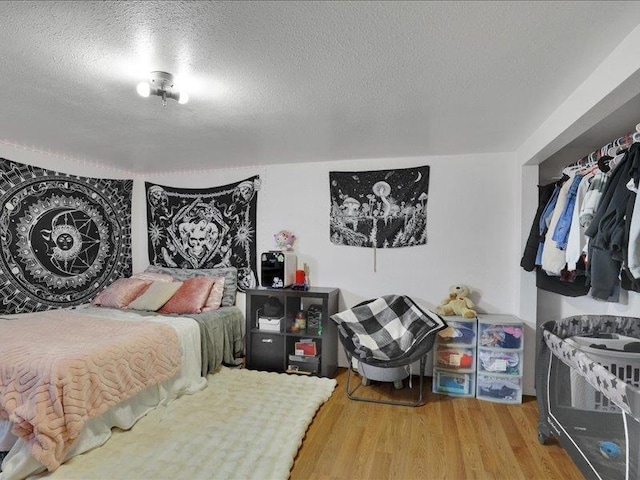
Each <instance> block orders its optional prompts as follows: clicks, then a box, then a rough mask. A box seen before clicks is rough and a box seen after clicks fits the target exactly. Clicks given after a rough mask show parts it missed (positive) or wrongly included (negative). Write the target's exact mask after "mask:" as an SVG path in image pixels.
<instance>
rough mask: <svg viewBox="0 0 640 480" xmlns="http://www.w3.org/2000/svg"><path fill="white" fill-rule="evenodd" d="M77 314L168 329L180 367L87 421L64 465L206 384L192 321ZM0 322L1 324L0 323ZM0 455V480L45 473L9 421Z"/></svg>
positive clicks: (0, 427)
mask: <svg viewBox="0 0 640 480" xmlns="http://www.w3.org/2000/svg"><path fill="white" fill-rule="evenodd" d="M77 311H78V314H81V315H83V316H87V315H88V316H94V317H98V318H109V319H119V320H126V321H136V320H145V321H153V322H159V323H163V324H166V325H169V326H171V327H172V328H173V329H174V330H175V331H176V333H177V334H178V339H179V343H180V347H181V352H182V363H181V367H180V371H179V373H178V374H177V375H176V376H175V377H173V378H171V379H169V380H166V381H164V382H162V383H160V384H158V385H154V386H152V387H149V388H147V389H145V390H143V391H142V392H141V393H139V394H138V395H136V396H135V397H132V398H130V399H128V400H125V401H124V402H122V403H119V404H118V405H116V406H114V407H112V408H110V409H109V410H108V411H107V412H105V413H104V414H102V415H100V416H99V417H96V418H93V419H91V420H89V421H87V423H86V424H85V426H84V428H83V429H82V432H81V434H80V437H79V438H78V439H77V440H76V441H75V442H74V444H73V446H72V447H71V449H70V450H69V452H68V453H67V455H66V457H65V461H66V460H68V459H69V458H72V457H74V456H76V455H79V454H81V453H83V452H86V451H88V450H91V449H93V448H96V447H98V446H100V445H102V444H103V443H105V442H106V441H107V440H108V439H109V438H110V436H111V428H113V427H118V428H121V429H124V430H126V429H129V428H131V427H132V426H133V425H134V424H135V422H136V421H137V420H138V419H140V418H141V417H143V416H144V415H145V414H147V413H148V412H149V411H150V410H152V409H154V408H156V407H157V406H159V405H165V404H168V403H169V402H171V401H173V400H174V399H176V398H178V397H180V396H182V395H185V394H193V393H196V392H198V391H200V390H202V389H203V388H205V386H206V383H207V382H206V379H205V378H203V377H202V375H201V338H200V327H199V325H198V323H197V322H196V321H194V320H193V319H191V318H185V317H164V316H155V317H148V316H141V315H138V314H135V313H132V312H127V311H121V310H115V309H104V308H96V307H87V308H79V309H77ZM0 321H3V320H1V319H0ZM5 321H6V320H5ZM11 321H19V315H15V316H12V317H11ZM0 451H8V453H7V455H6V457H5V458H4V460H3V462H2V471H1V472H0V480H16V479H22V478H27V477H29V476H31V475H35V474H37V473H39V472H42V471H44V470H45V467H44V466H43V465H42V464H41V463H39V462H38V461H37V460H36V459H35V458H34V457H33V456H32V455H31V454H30V453H29V446H28V444H27V443H26V442H25V441H24V440H22V439H20V438H17V437H16V436H14V435H13V434H12V433H11V424H10V422H9V421H8V420H0Z"/></svg>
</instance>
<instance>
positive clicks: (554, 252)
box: [542, 172, 574, 275]
mask: <svg viewBox="0 0 640 480" xmlns="http://www.w3.org/2000/svg"><path fill="white" fill-rule="evenodd" d="M573 178H574V174H573V172H572V174H571V175H570V177H569V179H568V180H567V181H566V182H565V183H564V184H563V185H562V188H560V192H559V193H558V200H557V202H556V206H555V208H554V210H553V215H552V217H551V222H550V223H549V230H548V232H551V233H550V234H549V233H547V236H546V238H545V240H544V247H543V249H542V269H543V270H544V271H545V272H547V274H549V275H560V272H561V271H562V269H563V268H564V266H565V264H566V263H567V261H566V255H565V252H564V250H562V249H561V248H560V247H559V246H558V244H557V243H556V241H555V240H554V239H553V232H555V229H556V225H558V222H559V221H560V217H561V216H562V212H563V211H564V207H565V204H566V203H567V197H568V194H569V189H570V188H571V185H572V184H573Z"/></svg>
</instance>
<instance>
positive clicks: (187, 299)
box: [158, 277, 215, 314]
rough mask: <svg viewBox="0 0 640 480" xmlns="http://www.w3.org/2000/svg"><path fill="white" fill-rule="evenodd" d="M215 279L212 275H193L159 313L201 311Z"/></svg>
mask: <svg viewBox="0 0 640 480" xmlns="http://www.w3.org/2000/svg"><path fill="white" fill-rule="evenodd" d="M214 283H215V280H214V279H213V278H211V277H192V278H189V279H187V280H185V281H184V282H182V286H181V287H180V288H179V289H178V291H177V292H176V293H175V294H174V295H173V297H171V299H170V300H169V301H168V302H167V303H165V304H164V305H163V306H162V308H161V309H160V310H158V313H177V314H182V313H200V312H202V307H203V306H204V302H206V301H207V298H208V297H209V293H210V292H211V288H213V284H214Z"/></svg>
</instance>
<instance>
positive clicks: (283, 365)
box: [245, 287, 340, 377]
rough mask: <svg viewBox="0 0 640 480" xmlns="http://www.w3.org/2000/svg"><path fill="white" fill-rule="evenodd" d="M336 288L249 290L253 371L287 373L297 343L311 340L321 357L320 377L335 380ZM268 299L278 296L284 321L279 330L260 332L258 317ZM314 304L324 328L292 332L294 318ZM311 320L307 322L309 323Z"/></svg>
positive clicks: (250, 363) (249, 357)
mask: <svg viewBox="0 0 640 480" xmlns="http://www.w3.org/2000/svg"><path fill="white" fill-rule="evenodd" d="M339 291H340V290H339V289H337V288H328V287H310V288H309V290H292V289H291V288H283V289H271V288H256V289H252V290H247V291H246V292H245V293H246V302H247V303H246V317H247V335H246V339H247V340H246V341H247V346H246V347H247V367H248V368H250V369H254V370H267V371H273V372H284V371H286V370H287V367H288V362H289V355H292V354H294V350H295V343H296V342H299V341H300V340H302V339H311V340H313V341H314V342H315V343H316V349H317V354H318V356H319V358H320V365H319V372H318V375H319V376H321V377H333V375H334V373H335V370H336V368H337V367H338V331H337V327H336V324H335V322H334V321H333V320H331V318H329V317H330V316H331V315H333V314H334V313H337V312H338V293H339ZM269 297H276V298H277V299H278V300H280V302H282V304H283V305H284V320H283V321H282V322H281V323H280V330H279V331H267V330H260V329H259V328H258V317H259V316H260V312H261V311H262V308H263V307H264V304H265V303H266V301H267V300H268V299H269ZM311 305H316V306H320V307H321V311H322V318H321V320H320V322H321V325H322V329H321V331H318V329H306V330H303V331H297V332H295V331H292V330H291V326H292V325H294V323H295V316H296V314H297V313H298V312H299V311H301V310H302V311H305V312H306V311H307V310H308V309H309V307H310V306H311ZM307 321H308V320H307Z"/></svg>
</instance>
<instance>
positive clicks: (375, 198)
mask: <svg viewBox="0 0 640 480" xmlns="http://www.w3.org/2000/svg"><path fill="white" fill-rule="evenodd" d="M329 182H330V193H331V213H330V237H331V242H332V243H334V244H336V245H349V246H355V247H369V248H396V247H411V246H415V245H424V244H426V243H427V199H428V196H429V167H428V166H423V167H416V168H403V169H394V170H375V171H365V172H329Z"/></svg>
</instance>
